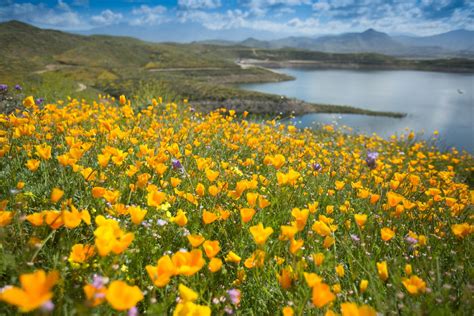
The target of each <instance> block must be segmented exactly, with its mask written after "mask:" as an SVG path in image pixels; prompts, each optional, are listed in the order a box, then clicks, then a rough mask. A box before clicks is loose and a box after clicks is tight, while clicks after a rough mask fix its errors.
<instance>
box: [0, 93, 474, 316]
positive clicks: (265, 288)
mask: <svg viewBox="0 0 474 316" xmlns="http://www.w3.org/2000/svg"><path fill="white" fill-rule="evenodd" d="M24 106H25V109H24V110H23V111H16V112H13V113H12V114H9V115H0V126H1V130H0V201H1V202H0V226H1V227H0V243H1V248H0V252H1V256H0V286H1V287H2V289H1V292H0V301H2V302H1V303H0V313H5V314H10V313H13V312H14V311H17V310H18V311H21V312H28V311H34V310H42V311H44V312H45V313H54V314H65V313H66V312H72V311H75V312H77V313H79V314H84V313H85V314H88V313H93V314H97V315H115V314H117V313H118V312H124V313H125V312H128V314H129V315H137V314H139V313H145V312H148V313H150V314H172V313H173V314H175V315H208V314H210V313H212V314H217V315H222V314H224V313H228V314H232V313H237V314H255V315H274V314H277V313H283V314H284V315H292V314H293V313H295V314H298V315H301V314H325V313H326V314H327V315H333V314H339V313H342V314H343V315H374V314H375V313H376V312H380V313H383V314H391V313H393V314H400V313H401V314H422V313H423V314H424V313H435V312H437V313H441V314H442V313H445V314H450V313H455V312H458V313H464V312H467V313H469V310H470V309H472V306H473V304H472V303H473V302H472V291H473V287H472V283H470V280H472V277H471V276H472V273H473V269H472V262H473V260H472V259H473V257H472V252H471V251H470V245H471V242H472V232H473V231H474V226H473V217H472V199H473V191H472V190H470V188H469V185H468V184H467V183H468V177H469V174H470V173H471V172H472V170H473V164H472V161H473V160H472V157H471V156H470V155H468V154H466V153H458V152H456V151H454V150H453V151H451V152H444V153H443V152H440V151H438V150H437V149H436V148H435V147H434V146H433V147H431V145H428V144H427V143H424V142H417V141H416V139H415V138H414V137H413V134H409V135H405V136H399V137H392V138H391V139H390V140H388V141H387V140H383V139H381V138H379V137H376V136H371V137H368V136H364V135H357V134H343V133H341V132H339V131H337V130H335V129H334V128H333V127H331V126H326V127H324V128H323V129H321V130H319V131H316V132H315V131H310V130H297V129H296V128H295V127H293V126H286V125H279V124H278V123H276V122H275V121H268V122H265V123H255V122H251V121H247V120H246V119H245V115H243V116H237V115H236V114H235V113H234V112H233V111H227V110H220V111H217V112H213V113H210V114H208V115H204V114H199V113H196V112H194V111H192V109H188V107H187V106H186V104H185V103H184V104H172V103H171V104H165V103H163V102H162V101H161V99H158V100H155V99H153V100H152V101H151V102H150V104H149V105H142V104H131V102H130V101H128V100H127V99H126V98H125V97H124V96H122V97H121V98H120V99H119V100H114V99H113V98H105V97H104V98H99V99H98V100H97V101H94V102H92V103H88V102H86V101H79V100H67V101H58V102H57V103H56V104H45V105H44V106H42V107H41V108H39V107H38V105H36V104H35V100H34V98H32V97H29V98H27V99H25V101H24Z"/></svg>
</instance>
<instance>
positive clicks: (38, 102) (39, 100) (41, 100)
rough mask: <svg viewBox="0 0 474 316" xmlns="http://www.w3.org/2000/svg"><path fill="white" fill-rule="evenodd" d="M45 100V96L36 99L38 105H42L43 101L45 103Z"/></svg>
mask: <svg viewBox="0 0 474 316" xmlns="http://www.w3.org/2000/svg"><path fill="white" fill-rule="evenodd" d="M43 102H44V99H43V98H38V99H36V104H37V105H41V103H43Z"/></svg>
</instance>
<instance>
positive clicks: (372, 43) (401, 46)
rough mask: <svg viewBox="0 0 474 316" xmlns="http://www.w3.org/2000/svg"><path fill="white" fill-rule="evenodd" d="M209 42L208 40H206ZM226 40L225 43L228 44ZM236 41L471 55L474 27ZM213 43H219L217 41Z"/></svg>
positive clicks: (346, 50) (414, 54)
mask: <svg viewBox="0 0 474 316" xmlns="http://www.w3.org/2000/svg"><path fill="white" fill-rule="evenodd" d="M208 42H209V41H208ZM230 43H231V42H229V41H227V42H226V43H225V44H224V45H230ZM234 43H235V44H239V45H243V46H248V47H255V48H264V49H268V48H298V49H308V50H313V51H321V52H328V53H365V52H367V53H380V54H386V55H391V56H403V57H435V58H443V57H471V58H474V31H467V30H458V31H452V32H447V33H443V34H439V35H434V36H426V37H413V36H411V37H410V36H393V37H392V36H390V35H388V34H386V33H382V32H378V31H376V30H374V29H368V30H366V31H364V32H361V33H344V34H340V35H327V36H321V37H316V38H312V37H286V38H282V39H278V40H271V41H263V40H258V39H256V38H253V37H251V38H248V39H246V40H244V41H241V42H234ZM215 44H220V43H219V41H216V42H215Z"/></svg>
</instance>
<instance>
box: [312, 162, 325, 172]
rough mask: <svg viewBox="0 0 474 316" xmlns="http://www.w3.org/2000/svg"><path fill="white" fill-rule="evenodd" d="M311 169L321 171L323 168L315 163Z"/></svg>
mask: <svg viewBox="0 0 474 316" xmlns="http://www.w3.org/2000/svg"><path fill="white" fill-rule="evenodd" d="M311 167H312V168H313V170H314V171H319V170H321V169H322V167H321V165H320V164H319V163H313V164H311Z"/></svg>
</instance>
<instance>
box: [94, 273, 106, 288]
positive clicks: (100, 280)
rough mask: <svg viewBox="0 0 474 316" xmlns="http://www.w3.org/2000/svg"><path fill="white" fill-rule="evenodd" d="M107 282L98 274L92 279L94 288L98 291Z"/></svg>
mask: <svg viewBox="0 0 474 316" xmlns="http://www.w3.org/2000/svg"><path fill="white" fill-rule="evenodd" d="M105 281H106V280H105V279H104V278H103V277H102V276H100V275H98V274H94V276H93V279H92V286H93V287H95V288H96V289H101V288H102V287H104V284H105V283H107V282H105Z"/></svg>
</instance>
